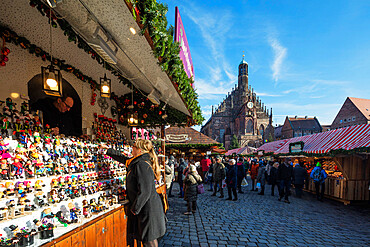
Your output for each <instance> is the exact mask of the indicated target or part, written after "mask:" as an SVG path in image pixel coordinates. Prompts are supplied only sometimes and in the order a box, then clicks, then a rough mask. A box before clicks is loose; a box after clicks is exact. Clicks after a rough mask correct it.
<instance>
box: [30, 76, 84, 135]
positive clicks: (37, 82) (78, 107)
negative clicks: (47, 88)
mask: <svg viewBox="0 0 370 247" xmlns="http://www.w3.org/2000/svg"><path fill="white" fill-rule="evenodd" d="M27 88H28V97H29V98H30V100H29V105H30V106H32V104H34V103H35V102H36V101H37V100H39V99H43V98H47V97H50V98H56V97H54V96H49V95H47V94H45V93H44V91H43V90H42V75H41V74H38V75H35V76H34V77H33V78H32V79H31V80H29V81H28V83H27ZM62 90H63V92H62V93H63V95H64V94H67V95H69V96H70V97H72V98H73V101H74V103H73V107H72V108H71V110H70V115H71V121H73V123H74V124H75V130H76V132H77V135H81V134H82V102H81V99H80V96H79V95H78V93H77V91H76V90H75V89H74V88H73V86H72V85H71V84H70V83H69V82H68V81H66V80H65V79H63V80H62Z"/></svg>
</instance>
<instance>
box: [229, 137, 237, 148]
mask: <svg viewBox="0 0 370 247" xmlns="http://www.w3.org/2000/svg"><path fill="white" fill-rule="evenodd" d="M235 148H240V145H239V142H238V137H236V135H233V137H232V138H231V144H230V147H229V149H235Z"/></svg>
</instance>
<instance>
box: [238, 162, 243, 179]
mask: <svg viewBox="0 0 370 247" xmlns="http://www.w3.org/2000/svg"><path fill="white" fill-rule="evenodd" d="M236 167H237V169H238V177H239V178H244V177H245V168H244V164H243V163H237V164H236Z"/></svg>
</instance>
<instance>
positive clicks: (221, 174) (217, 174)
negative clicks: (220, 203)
mask: <svg viewBox="0 0 370 247" xmlns="http://www.w3.org/2000/svg"><path fill="white" fill-rule="evenodd" d="M225 174H226V173H225V165H224V164H223V163H222V158H221V156H219V155H217V156H216V164H214V166H213V181H214V184H213V194H212V196H216V192H217V185H219V187H220V198H223V197H224V192H223V188H222V180H223V179H224V178H225Z"/></svg>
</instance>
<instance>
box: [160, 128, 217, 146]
mask: <svg viewBox="0 0 370 247" xmlns="http://www.w3.org/2000/svg"><path fill="white" fill-rule="evenodd" d="M165 135H166V144H219V143H218V142H217V141H215V140H213V139H212V138H210V137H208V136H206V135H204V134H202V133H200V132H199V131H197V130H195V129H193V128H190V127H169V128H167V129H165Z"/></svg>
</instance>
